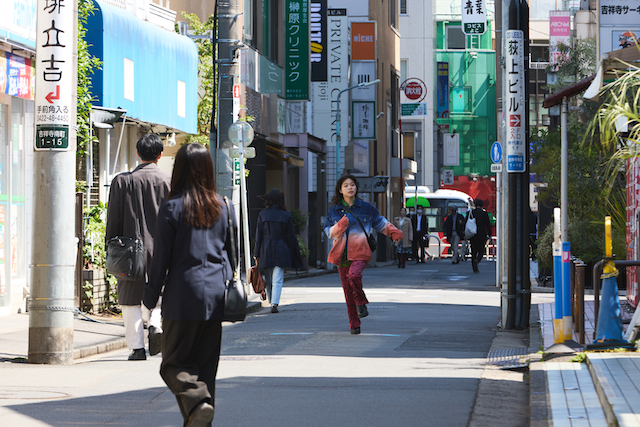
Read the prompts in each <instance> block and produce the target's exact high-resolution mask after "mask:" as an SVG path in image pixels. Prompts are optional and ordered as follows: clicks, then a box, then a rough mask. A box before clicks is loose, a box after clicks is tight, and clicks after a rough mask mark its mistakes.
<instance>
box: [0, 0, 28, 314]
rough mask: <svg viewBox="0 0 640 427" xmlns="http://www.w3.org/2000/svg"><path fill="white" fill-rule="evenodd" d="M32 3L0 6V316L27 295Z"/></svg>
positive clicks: (19, 0) (21, 305) (19, 307)
mask: <svg viewBox="0 0 640 427" xmlns="http://www.w3.org/2000/svg"><path fill="white" fill-rule="evenodd" d="M36 3H37V2H36V0H14V1H5V2H2V4H0V16H2V17H3V18H2V20H0V316H2V315H7V314H12V313H17V312H24V311H25V310H26V304H25V300H26V299H25V297H26V296H27V295H28V294H29V260H30V257H31V242H32V229H33V227H32V224H31V218H32V216H33V197H31V194H32V192H33V179H32V174H33V144H34V135H35V128H34V99H35V93H34V90H35V65H34V64H35V51H36Z"/></svg>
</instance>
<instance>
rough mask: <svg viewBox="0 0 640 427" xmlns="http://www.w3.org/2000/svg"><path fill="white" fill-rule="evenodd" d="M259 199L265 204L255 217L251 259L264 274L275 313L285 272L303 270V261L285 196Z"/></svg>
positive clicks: (273, 194) (276, 194)
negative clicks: (255, 225) (288, 269)
mask: <svg viewBox="0 0 640 427" xmlns="http://www.w3.org/2000/svg"><path fill="white" fill-rule="evenodd" d="M261 199H262V200H264V206H265V209H264V210H262V211H261V212H260V215H258V224H257V227H256V241H255V246H254V247H253V256H255V257H256V259H257V261H258V266H259V267H260V271H261V272H262V273H263V274H264V279H265V280H264V281H265V288H266V291H267V301H268V302H269V304H270V305H271V312H272V313H278V305H279V304H280V293H281V291H282V282H284V270H285V269H287V268H295V269H300V268H302V257H301V256H300V247H299V246H298V239H297V238H296V233H295V231H294V229H293V218H292V217H291V214H290V213H289V211H288V210H287V205H286V204H285V202H284V194H282V192H281V191H280V190H278V189H277V188H274V189H273V190H271V191H269V192H268V193H267V194H265V195H264V196H261Z"/></svg>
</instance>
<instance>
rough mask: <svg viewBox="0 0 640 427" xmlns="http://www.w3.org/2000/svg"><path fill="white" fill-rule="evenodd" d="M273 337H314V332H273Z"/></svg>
mask: <svg viewBox="0 0 640 427" xmlns="http://www.w3.org/2000/svg"><path fill="white" fill-rule="evenodd" d="M271 335H313V332H272V333H271Z"/></svg>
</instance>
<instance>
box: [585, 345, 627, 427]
mask: <svg viewBox="0 0 640 427" xmlns="http://www.w3.org/2000/svg"><path fill="white" fill-rule="evenodd" d="M587 368H588V369H589V374H590V375H591V380H592V381H593V386H594V388H595V390H596V394H597V395H598V400H599V402H600V406H602V412H604V416H605V418H606V419H607V425H610V426H617V425H620V424H619V423H618V417H617V416H616V414H615V412H614V410H613V406H612V405H611V403H610V402H609V398H608V397H607V393H606V392H605V391H604V386H603V385H602V384H601V383H600V379H599V378H598V374H597V373H596V368H595V366H594V365H593V363H592V362H591V360H589V356H587Z"/></svg>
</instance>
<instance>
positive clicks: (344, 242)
mask: <svg viewBox="0 0 640 427" xmlns="http://www.w3.org/2000/svg"><path fill="white" fill-rule="evenodd" d="M343 203H344V202H343ZM349 210H350V211H351V212H350V213H349V212H347V210H346V209H345V205H343V204H339V205H334V206H333V207H332V208H331V209H329V213H328V214H327V219H326V221H325V224H324V232H325V233H326V234H327V236H329V238H330V239H332V240H333V245H332V246H331V250H330V251H329V256H328V257H327V261H328V262H330V263H331V264H335V265H339V264H341V262H342V254H343V253H344V249H345V246H346V248H347V259H348V260H349V261H356V260H362V261H367V262H368V261H369V260H370V259H371V249H370V248H369V243H368V242H367V234H371V231H372V229H374V228H375V229H376V230H378V232H379V233H382V234H384V235H385V236H389V237H391V238H392V239H393V240H396V239H402V231H400V230H398V229H397V228H396V227H395V226H394V225H393V224H391V223H390V222H389V221H387V220H386V219H385V217H383V216H382V215H380V212H378V209H376V208H375V206H373V205H372V204H370V203H367V202H365V201H363V200H360V199H359V198H357V197H356V198H355V200H354V203H353V206H351V207H349ZM353 215H356V216H357V217H358V218H359V219H360V222H362V224H363V225H364V228H365V230H363V229H362V226H361V225H360V222H358V220H357V219H356V218H354V217H353ZM365 231H366V234H365Z"/></svg>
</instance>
